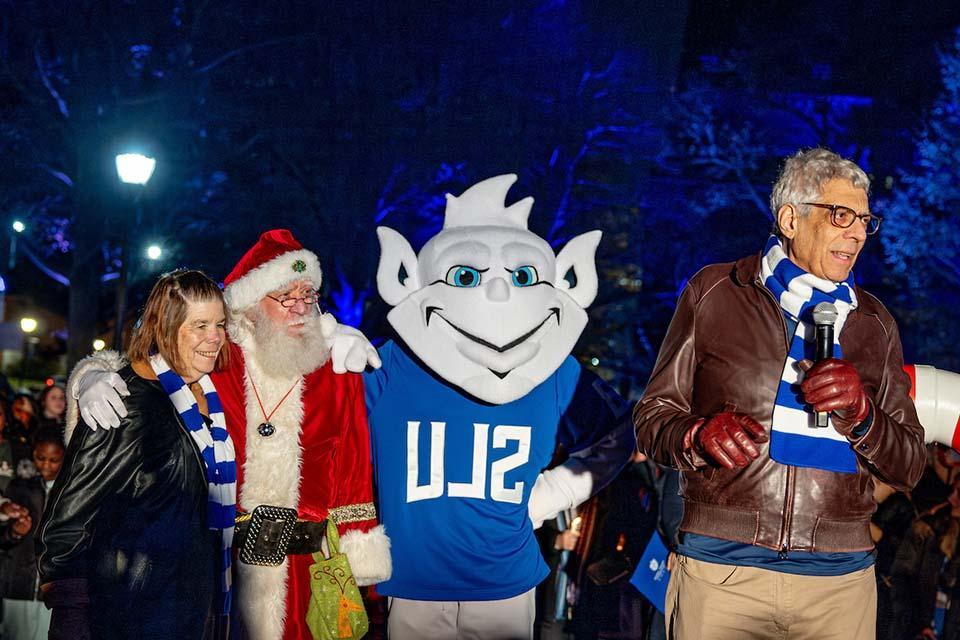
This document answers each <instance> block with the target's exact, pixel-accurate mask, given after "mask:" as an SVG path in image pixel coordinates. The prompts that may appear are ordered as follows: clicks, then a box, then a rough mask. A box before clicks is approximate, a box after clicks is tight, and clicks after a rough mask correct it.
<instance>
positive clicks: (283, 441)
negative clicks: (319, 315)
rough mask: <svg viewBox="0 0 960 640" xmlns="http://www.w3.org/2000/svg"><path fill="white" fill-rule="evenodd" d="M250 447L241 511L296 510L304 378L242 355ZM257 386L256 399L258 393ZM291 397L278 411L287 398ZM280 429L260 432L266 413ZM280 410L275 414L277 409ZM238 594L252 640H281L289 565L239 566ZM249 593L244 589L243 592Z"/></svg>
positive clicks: (248, 355)
mask: <svg viewBox="0 0 960 640" xmlns="http://www.w3.org/2000/svg"><path fill="white" fill-rule="evenodd" d="M243 355H244V361H245V364H246V375H245V376H244V385H245V393H246V396H245V400H246V414H247V438H246V440H247V442H246V447H245V461H244V464H243V484H242V485H241V487H240V497H239V502H240V506H241V507H242V508H243V509H244V510H245V511H252V510H253V509H254V508H255V507H257V506H259V505H261V504H267V505H273V506H280V507H289V508H291V509H296V508H297V506H298V503H299V499H300V463H301V456H300V428H301V424H302V422H303V378H302V377H300V376H294V377H290V378H287V377H284V378H274V377H270V376H267V375H266V374H265V373H263V371H262V370H261V369H260V367H259V366H257V361H256V357H255V355H254V354H253V353H252V352H250V351H248V350H247V349H244V354H243ZM253 385H256V393H254V387H253ZM291 387H294V389H293V391H292V392H291V393H290V395H289V396H288V397H287V398H286V400H283V403H282V404H280V405H279V407H278V406H277V403H279V402H280V401H281V399H282V398H283V396H284V394H286V393H287V391H289V390H290V388H291ZM257 394H259V396H260V400H261V401H262V402H263V411H266V413H267V415H270V413H271V412H273V415H272V416H270V423H271V424H272V425H273V426H274V427H275V428H276V431H275V433H274V434H273V435H271V436H269V437H264V436H261V435H260V433H259V432H258V431H257V427H259V426H260V425H261V424H262V423H263V422H264V413H263V411H262V410H261V409H260V403H259V402H257ZM275 408H276V411H274V409H275ZM237 569H238V572H239V575H238V578H239V579H238V580H237V594H238V602H239V606H240V612H241V615H243V620H244V625H245V626H246V629H247V633H248V635H249V636H250V638H251V640H281V639H282V638H283V621H284V617H285V613H286V611H285V609H286V607H285V602H286V597H287V561H286V560H285V561H284V562H283V564H282V565H280V566H278V567H259V566H252V565H247V564H244V563H242V562H241V563H238V567H237ZM247 586H248V587H249V588H245V587H247Z"/></svg>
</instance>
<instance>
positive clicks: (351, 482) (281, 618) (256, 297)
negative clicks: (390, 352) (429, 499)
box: [70, 229, 391, 640]
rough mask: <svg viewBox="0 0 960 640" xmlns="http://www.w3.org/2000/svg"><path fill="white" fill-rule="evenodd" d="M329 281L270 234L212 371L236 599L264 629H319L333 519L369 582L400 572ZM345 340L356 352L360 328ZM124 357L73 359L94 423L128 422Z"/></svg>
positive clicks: (267, 633)
mask: <svg viewBox="0 0 960 640" xmlns="http://www.w3.org/2000/svg"><path fill="white" fill-rule="evenodd" d="M321 280H322V273H321V270H320V264H319V261H318V260H317V256H316V255H314V254H313V253H312V252H310V251H307V250H306V249H304V248H303V247H302V246H301V245H300V243H298V242H297V241H296V240H295V239H294V237H293V236H292V235H291V233H290V232H289V231H287V230H285V229H275V230H272V231H268V232H266V233H264V234H263V235H262V236H261V237H260V239H259V241H258V242H257V243H256V244H255V245H254V246H253V248H251V249H250V250H249V251H248V252H247V253H246V255H244V256H243V258H241V259H240V262H238V263H237V265H236V267H234V269H233V270H232V271H231V272H230V274H229V275H228V276H227V277H226V279H225V280H224V285H225V288H224V298H225V299H226V302H227V307H228V314H229V318H228V335H229V338H230V342H229V349H230V359H229V365H228V367H227V368H226V369H224V370H221V371H217V372H214V373H213V374H211V378H212V379H213V382H214V385H216V388H217V392H218V393H219V395H220V399H221V401H222V402H223V406H224V412H225V414H226V422H227V429H228V430H229V432H230V436H231V437H232V438H233V441H234V443H235V444H236V452H237V483H238V491H237V494H238V503H239V504H238V507H239V510H240V511H241V512H242V514H241V515H240V516H239V517H238V521H237V522H238V524H237V529H236V536H235V539H234V548H235V549H237V550H239V559H240V561H239V562H238V563H237V565H236V566H237V576H236V590H237V596H236V600H235V602H236V606H237V608H238V610H239V614H240V620H241V622H242V625H243V627H244V629H245V631H246V634H247V636H249V637H250V638H252V639H253V640H280V639H281V638H310V637H311V634H310V631H309V629H308V627H307V621H306V615H307V608H308V606H309V602H310V576H309V571H308V569H309V566H310V565H311V564H312V563H313V559H312V556H311V554H312V553H314V552H316V551H319V550H320V540H321V539H322V532H323V527H322V526H321V524H320V523H321V522H322V521H323V520H324V519H325V518H329V519H331V520H332V521H333V522H334V523H335V524H336V525H337V527H338V530H339V533H340V536H341V538H340V549H341V551H343V552H344V553H346V555H347V557H348V559H349V562H350V566H351V568H352V570H353V574H354V576H355V578H356V581H357V584H359V585H365V584H372V583H375V582H379V581H381V580H384V579H386V578H388V577H389V576H390V567H391V563H390V551H389V540H388V538H387V537H386V535H385V533H384V530H383V527H382V526H380V525H378V524H377V519H376V511H375V509H374V505H373V487H372V472H371V467H370V442H369V434H368V430H367V416H366V409H365V407H364V394H363V383H362V380H361V379H360V376H358V375H356V374H354V373H347V374H344V375H338V374H336V373H335V372H334V368H333V366H332V364H331V362H330V354H331V351H330V349H331V344H335V343H334V341H333V340H332V338H333V336H334V335H335V328H336V321H335V320H334V319H333V317H332V316H330V315H329V314H323V315H321V314H320V312H319V307H318V305H317V295H318V294H317V289H318V288H319V287H320V283H321ZM344 344H347V345H348V346H347V347H346V349H350V348H351V347H352V348H353V349H354V351H353V357H352V359H353V360H356V359H357V358H356V355H357V354H356V351H357V348H356V347H357V341H356V339H355V338H354V339H353V340H351V339H349V338H348V339H347V340H346V341H345V342H344ZM364 345H365V341H364ZM340 348H343V347H340ZM363 348H364V347H363V345H361V348H360V351H361V355H362V352H363ZM374 357H375V356H374ZM345 359H346V354H341V356H340V357H339V360H340V361H341V362H342V361H344V360H345ZM119 360H120V356H119V355H118V354H116V353H113V352H107V353H103V352H101V353H100V354H97V355H96V356H92V357H91V358H88V359H87V360H85V361H83V362H81V363H80V364H79V365H78V366H77V368H76V369H75V370H74V373H73V376H72V378H71V383H70V387H71V392H72V394H73V397H75V398H81V402H80V404H79V407H78V405H77V404H76V403H72V406H71V407H70V409H71V413H72V416H70V417H72V423H73V424H75V423H76V413H77V410H78V408H79V410H80V411H82V412H83V416H84V421H85V422H86V423H87V424H89V425H94V424H100V425H105V424H111V423H112V424H119V422H118V420H117V418H116V416H114V415H113V410H117V411H118V412H119V413H120V414H121V416H122V415H124V414H125V410H124V409H123V407H122V406H117V404H119V403H117V402H116V400H115V394H113V393H112V392H109V393H108V392H106V389H108V388H118V390H119V391H120V392H121V393H122V392H123V389H122V386H123V383H122V381H120V380H118V379H116V378H115V374H113V373H111V371H113V370H116V369H117V368H118V365H120V364H121V363H120V361H119ZM359 360H360V361H361V362H363V361H365V360H366V357H365V356H363V355H362V357H360V359H359ZM361 366H362V364H361ZM88 373H89V375H85V374H88ZM108 398H113V400H112V402H113V404H112V405H111V404H108V402H109V401H108Z"/></svg>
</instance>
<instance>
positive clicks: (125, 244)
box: [113, 153, 157, 351]
mask: <svg viewBox="0 0 960 640" xmlns="http://www.w3.org/2000/svg"><path fill="white" fill-rule="evenodd" d="M116 161H117V175H118V176H119V177H120V181H121V182H123V183H125V184H134V185H139V186H141V187H143V186H145V185H146V184H147V182H149V181H150V177H151V176H152V175H153V170H154V169H155V168H156V166H157V161H156V159H154V158H151V157H149V156H145V155H143V154H140V153H121V154H118V155H117V158H116ZM142 191H143V190H142V189H138V190H137V195H136V197H135V199H134V202H135V206H136V217H137V223H139V221H140V220H139V218H140V195H141V193H142ZM129 245H130V225H129V224H125V225H124V230H123V239H122V241H121V242H120V274H119V277H118V278H117V308H116V318H115V320H116V326H115V327H114V333H113V348H114V349H116V350H117V351H122V350H123V317H124V315H125V314H126V306H127V273H128V265H127V263H128V258H129V255H130V246H129Z"/></svg>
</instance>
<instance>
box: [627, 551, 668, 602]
mask: <svg viewBox="0 0 960 640" xmlns="http://www.w3.org/2000/svg"><path fill="white" fill-rule="evenodd" d="M669 554H670V551H669V550H668V549H667V548H666V547H665V546H664V545H663V541H662V540H660V536H659V535H657V534H656V533H655V534H653V535H652V536H650V542H648V543H647V548H646V549H645V550H644V552H643V556H642V557H641V558H640V563H639V564H638V565H637V569H636V571H634V572H633V575H632V576H631V577H630V584H632V585H633V586H635V587H636V588H637V591H639V592H640V593H642V594H643V595H644V597H645V598H646V599H647V600H649V601H650V603H651V604H652V605H653V606H655V607H656V608H657V610H658V611H659V612H660V613H664V609H665V608H666V602H667V583H668V582H669V581H670V571H669V570H668V569H667V556H668V555H669Z"/></svg>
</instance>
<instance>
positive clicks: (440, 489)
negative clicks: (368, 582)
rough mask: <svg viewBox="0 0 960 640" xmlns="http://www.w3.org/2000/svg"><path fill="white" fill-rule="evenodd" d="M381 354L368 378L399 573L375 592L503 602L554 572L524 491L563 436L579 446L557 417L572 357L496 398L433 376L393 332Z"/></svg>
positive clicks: (567, 394)
mask: <svg viewBox="0 0 960 640" xmlns="http://www.w3.org/2000/svg"><path fill="white" fill-rule="evenodd" d="M380 357H381V359H382V360H383V366H382V367H381V368H380V369H378V370H376V371H373V372H372V373H367V374H365V375H364V382H365V386H366V397H367V409H368V411H369V420H370V435H371V438H370V439H371V446H372V450H373V459H374V468H375V476H376V481H377V488H378V493H379V502H380V518H381V521H382V522H383V524H384V526H385V527H386V532H387V535H388V536H390V543H391V555H392V557H393V576H392V577H391V579H390V580H387V581H386V582H382V583H380V584H378V585H377V591H378V592H379V593H381V594H384V595H388V596H395V597H401V598H407V599H412V600H499V599H502V598H510V597H513V596H516V595H519V594H521V593H524V592H526V591H528V590H530V589H532V588H533V587H535V586H536V585H537V584H538V583H539V582H540V581H541V580H543V579H544V578H545V577H546V576H547V574H548V570H547V566H546V564H545V563H544V561H543V558H542V557H541V555H540V550H539V547H538V546H537V541H536V538H535V537H534V533H533V525H532V524H531V522H530V518H529V516H528V515H527V501H528V500H529V498H530V490H531V489H532V488H533V484H534V482H535V481H536V479H537V476H538V475H539V473H540V471H541V470H543V469H544V468H545V467H546V466H547V465H548V464H549V462H550V460H551V457H552V456H553V453H554V449H555V447H556V444H557V442H558V438H559V442H561V443H563V444H564V445H565V446H567V449H568V450H569V451H575V450H577V448H578V447H580V448H582V445H580V443H578V442H577V441H578V440H580V438H578V437H576V436H575V434H573V433H566V432H569V431H571V429H570V428H568V427H566V426H565V425H564V424H563V423H562V422H561V418H562V417H563V414H564V412H565V411H566V409H567V407H568V406H569V405H570V402H571V399H572V398H573V396H574V394H575V392H576V390H577V387H578V382H579V381H580V378H581V368H580V365H579V363H578V362H577V361H576V360H575V359H574V358H573V357H572V356H571V357H568V358H567V359H566V360H565V361H564V362H563V364H562V365H561V366H560V368H559V369H558V370H557V371H556V372H554V373H553V375H551V376H550V377H549V378H547V379H546V380H545V381H544V382H543V383H542V384H540V385H539V386H538V387H536V388H535V389H533V390H532V391H531V392H530V393H528V394H527V395H526V396H524V397H523V398H520V399H518V400H515V401H513V402H510V403H508V404H504V405H490V404H486V403H483V402H481V401H478V400H475V399H473V398H471V397H469V396H467V395H465V394H464V393H462V392H461V391H459V390H458V389H457V388H455V387H452V386H449V385H447V384H446V383H444V382H443V381H442V380H440V379H438V378H436V377H434V375H432V374H431V373H430V372H429V371H427V370H425V369H424V368H423V366H422V365H421V364H420V363H419V362H418V361H415V360H414V359H412V358H411V356H410V355H409V354H408V353H407V352H406V351H405V350H404V349H403V348H402V347H401V346H400V345H398V344H396V343H394V342H392V341H391V342H388V343H386V344H385V345H383V346H382V347H381V348H380ZM584 377H591V376H584ZM558 429H559V431H560V433H559V434H558ZM588 439H591V440H592V437H591V438H588Z"/></svg>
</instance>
